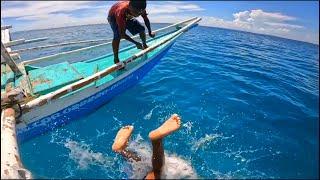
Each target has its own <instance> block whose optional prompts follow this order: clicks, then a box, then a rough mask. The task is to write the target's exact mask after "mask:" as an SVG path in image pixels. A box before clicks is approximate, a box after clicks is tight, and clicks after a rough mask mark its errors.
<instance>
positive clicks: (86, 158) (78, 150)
mask: <svg viewBox="0 0 320 180" xmlns="http://www.w3.org/2000/svg"><path fill="white" fill-rule="evenodd" d="M64 146H65V147H66V148H68V149H69V150H70V153H69V157H70V158H71V159H72V160H73V161H75V162H76V163H77V164H78V167H79V168H80V169H88V167H89V166H90V165H97V166H106V167H109V166H112V162H113V159H112V158H106V157H104V156H103V155H102V153H99V152H93V151H92V150H91V149H90V146H89V145H87V144H85V143H83V142H81V143H78V142H76V141H72V140H67V141H66V143H65V144H64Z"/></svg>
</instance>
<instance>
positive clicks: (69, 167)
mask: <svg viewBox="0 0 320 180" xmlns="http://www.w3.org/2000/svg"><path fill="white" fill-rule="evenodd" d="M161 26H164V25H155V26H154V27H161ZM109 32H110V31H109V27H108V26H107V25H94V26H81V27H69V28H60V29H53V30H42V31H27V32H17V33H14V34H13V36H14V37H16V38H18V37H25V38H29V37H30V38H31V37H43V36H48V35H50V40H48V41H53V40H55V39H56V41H57V42H62V41H64V40H65V39H66V40H71V39H74V38H76V39H79V40H80V39H86V38H88V37H87V35H86V36H85V33H90V37H91V38H90V39H94V38H97V39H98V38H106V37H110V34H109ZM42 43H45V42H42ZM68 48H69V49H72V48H79V46H77V47H76V46H74V47H71V48H70V47H68ZM68 48H66V47H62V48H61V47H60V48H52V49H48V50H46V51H44V52H42V53H41V54H40V53H38V52H34V53H32V54H28V55H26V54H22V56H23V57H25V58H26V59H29V58H32V57H37V56H39V55H41V56H43V55H45V54H51V53H54V52H59V51H61V50H68ZM318 48H319V46H318V45H313V44H308V43H303V42H298V41H293V40H288V39H282V38H277V37H271V36H265V35H256V34H251V33H245V32H239V31H231V30H225V29H218V28H208V27H201V26H199V27H196V28H194V29H192V30H191V31H189V32H187V33H186V34H185V35H183V36H181V37H180V38H179V39H177V41H176V43H175V44H174V45H173V46H172V48H171V49H170V50H169V52H168V53H167V54H166V55H165V56H164V57H163V59H162V60H161V61H160V63H159V64H158V65H156V66H155V68H154V69H153V70H152V71H151V72H150V73H149V74H148V75H147V76H146V77H145V78H144V79H143V80H141V81H140V82H139V83H138V84H137V85H135V86H134V87H132V88H130V89H128V90H127V91H126V92H124V93H123V94H121V95H119V96H117V97H115V98H114V99H113V100H112V101H111V102H109V103H108V104H106V105H104V106H103V107H102V108H100V109H97V110H96V111H95V112H93V113H92V114H90V115H89V116H87V117H83V118H81V119H79V120H76V121H74V122H72V123H70V124H68V125H67V126H64V127H62V128H59V129H56V130H55V131H53V132H50V133H47V134H45V135H43V136H39V137H37V138H35V139H32V140H30V141H28V142H26V143H24V144H22V145H21V146H20V149H21V156H22V160H23V162H24V164H25V166H26V167H27V168H28V169H30V170H31V172H32V173H33V174H34V176H35V177H40V178H48V177H50V178H80V177H81V178H130V177H140V178H141V177H143V176H144V175H145V173H146V171H148V168H150V163H149V160H150V152H151V151H150V146H151V144H150V142H149V140H148V133H149V132H150V131H151V130H153V129H155V128H156V127H158V126H159V125H160V124H161V123H162V122H163V121H164V120H165V119H166V118H168V117H169V116H170V115H171V114H172V113H178V114H179V115H181V117H182V123H183V124H182V127H181V129H180V130H179V131H178V132H176V133H175V134H173V135H171V136H169V137H167V138H166V139H165V141H164V147H165V150H166V155H167V159H168V161H169V163H170V161H171V160H172V159H174V158H175V159H178V160H176V161H178V162H181V164H184V165H186V166H188V167H189V168H191V169H189V170H188V172H190V173H191V171H192V172H193V173H196V175H197V177H201V178H318V177H319V176H318V174H319V170H318V168H319V163H318V159H319V155H318V153H319V148H318V145H319V110H318V108H319V105H318V104H319V51H318ZM110 50H111V49H110V48H109V49H107V48H105V49H100V50H97V51H95V52H90V53H91V54H90V53H89V54H86V56H81V57H82V58H86V57H91V56H92V55H99V53H105V51H109V52H110ZM75 59H77V58H75ZM70 61H73V60H72V59H71V60H70ZM128 124H132V125H134V127H135V129H134V132H133V136H132V138H131V142H130V145H129V147H130V148H132V149H135V150H136V151H137V152H138V153H139V154H141V155H142V156H143V158H144V160H145V161H144V162H145V164H138V165H137V164H132V163H127V162H126V161H125V160H124V159H123V158H121V157H120V156H118V155H116V154H115V153H113V152H112V151H111V145H112V143H113V138H114V137H115V135H116V132H117V130H118V129H119V128H120V127H122V126H124V125H128ZM138 168H141V169H140V170H137V169H138ZM172 169H175V170H176V171H179V167H175V168H172ZM172 169H171V170H172Z"/></svg>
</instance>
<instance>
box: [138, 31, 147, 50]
mask: <svg viewBox="0 0 320 180" xmlns="http://www.w3.org/2000/svg"><path fill="white" fill-rule="evenodd" d="M139 36H140V38H141V40H142V45H143V49H146V48H148V45H147V42H146V33H145V31H142V32H140V33H139Z"/></svg>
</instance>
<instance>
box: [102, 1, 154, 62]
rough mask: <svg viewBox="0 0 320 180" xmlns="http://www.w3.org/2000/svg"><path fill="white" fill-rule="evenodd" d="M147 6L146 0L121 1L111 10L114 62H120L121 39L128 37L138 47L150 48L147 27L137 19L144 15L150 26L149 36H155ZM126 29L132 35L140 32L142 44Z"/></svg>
mask: <svg viewBox="0 0 320 180" xmlns="http://www.w3.org/2000/svg"><path fill="white" fill-rule="evenodd" d="M146 6H147V5H146V1H145V0H130V1H120V2H117V3H116V4H114V5H113V6H112V7H111V9H110V10H109V14H108V22H109V24H110V26H111V29H112V31H113V40H112V49H113V53H114V63H118V62H119V57H118V53H119V45H120V39H126V40H128V41H130V42H132V43H134V44H135V45H136V46H137V48H138V49H145V48H148V46H147V44H146V35H145V28H144V26H143V25H142V24H140V22H139V21H138V20H136V19H135V18H136V17H138V16H142V18H143V20H144V23H145V25H146V26H147V28H148V33H149V36H150V37H152V38H153V37H155V33H154V32H152V31H151V27H150V21H149V19H148V16H147V12H146ZM126 29H128V30H129V31H130V33H131V34H132V35H136V34H138V33H139V35H140V38H141V40H142V44H141V43H140V42H137V41H135V40H133V39H132V38H131V37H130V36H128V35H127V34H126Z"/></svg>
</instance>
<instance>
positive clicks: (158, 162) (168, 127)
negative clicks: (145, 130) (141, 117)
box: [146, 114, 181, 179]
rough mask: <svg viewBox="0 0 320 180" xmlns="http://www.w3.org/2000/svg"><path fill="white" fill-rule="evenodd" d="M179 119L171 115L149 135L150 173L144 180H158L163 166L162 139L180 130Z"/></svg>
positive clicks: (175, 115)
mask: <svg viewBox="0 0 320 180" xmlns="http://www.w3.org/2000/svg"><path fill="white" fill-rule="evenodd" d="M180 124H181V121H180V117H179V116H178V115H177V114H173V115H172V116H171V117H170V118H169V119H168V120H167V121H166V122H164V123H163V124H162V125H161V126H160V127H159V128H157V129H156V130H153V131H151V132H150V133H149V138H150V140H151V142H152V150H153V152H152V172H149V173H148V174H147V176H146V179H159V178H160V175H161V170H162V167H163V165H164V161H165V158H164V149H163V144H162V139H163V138H164V137H166V136H168V135H169V134H171V133H173V132H174V131H176V130H178V129H179V128H180Z"/></svg>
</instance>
